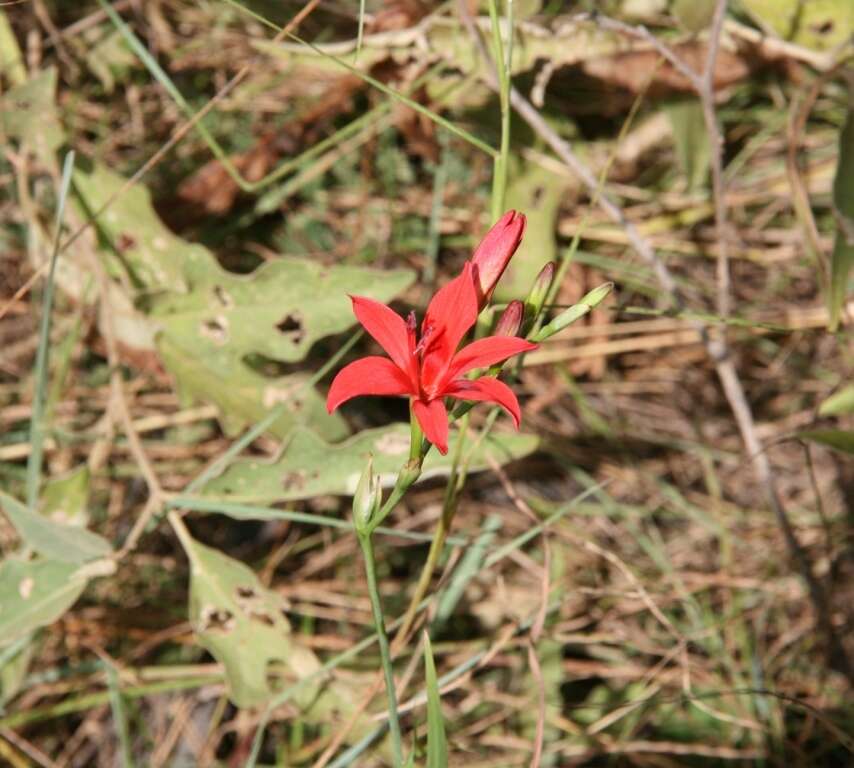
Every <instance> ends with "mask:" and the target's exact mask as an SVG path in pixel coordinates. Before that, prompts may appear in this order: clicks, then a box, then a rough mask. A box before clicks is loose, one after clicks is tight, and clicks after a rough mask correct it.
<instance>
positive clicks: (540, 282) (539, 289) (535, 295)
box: [525, 261, 555, 323]
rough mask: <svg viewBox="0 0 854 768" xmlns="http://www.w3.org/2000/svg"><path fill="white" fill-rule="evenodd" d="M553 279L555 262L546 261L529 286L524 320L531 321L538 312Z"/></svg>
mask: <svg viewBox="0 0 854 768" xmlns="http://www.w3.org/2000/svg"><path fill="white" fill-rule="evenodd" d="M554 279H555V263H554V262H553V261H549V262H546V264H545V266H543V268H542V269H541V270H540V274H539V275H537V279H536V280H534V284H533V285H532V286H531V290H530V291H529V292H528V296H527V297H526V299H525V322H528V323H530V322H533V320H534V319H535V318H536V317H537V315H539V314H540V312H541V311H542V309H543V304H545V302H546V297H547V296H548V295H549V290H550V289H551V287H552V281H553V280H554Z"/></svg>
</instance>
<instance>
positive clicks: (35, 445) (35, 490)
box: [27, 151, 74, 509]
mask: <svg viewBox="0 0 854 768" xmlns="http://www.w3.org/2000/svg"><path fill="white" fill-rule="evenodd" d="M73 170H74V152H73V151H72V152H69V153H68V154H67V155H66V156H65V163H64V164H63V166H62V182H61V184H60V189H59V199H58V201H57V205H56V227H55V234H54V238H53V252H52V253H51V256H50V270H49V271H48V274H47V280H46V281H45V286H44V299H43V300H42V317H41V325H40V327H39V346H38V349H37V350H36V365H35V373H34V376H33V379H34V384H35V386H34V392H33V412H32V416H31V418H30V458H29V460H28V461H27V506H28V507H29V508H30V509H35V508H36V503H37V502H38V496H39V478H40V477H41V471H42V459H43V456H44V438H45V417H44V412H45V401H46V395H47V372H48V349H49V347H50V313H51V309H52V308H53V285H54V275H55V273H56V261H57V259H58V257H59V236H60V233H61V231H62V219H63V216H64V214H65V201H66V199H67V198H68V189H69V187H70V186H71V172H72V171H73Z"/></svg>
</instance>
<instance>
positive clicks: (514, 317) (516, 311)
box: [493, 299, 525, 336]
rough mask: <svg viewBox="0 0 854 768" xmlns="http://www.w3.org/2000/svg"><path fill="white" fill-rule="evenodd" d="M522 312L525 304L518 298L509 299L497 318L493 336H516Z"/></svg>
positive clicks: (520, 324)
mask: <svg viewBox="0 0 854 768" xmlns="http://www.w3.org/2000/svg"><path fill="white" fill-rule="evenodd" d="M524 314H525V305H524V304H522V302H521V301H519V300H518V299H516V300H513V301H511V302H510V303H509V304H508V305H507V306H506V307H505V309H504V311H503V312H502V313H501V317H499V318H498V323H497V324H496V325H495V331H494V332H493V336H518V335H519V329H520V328H521V327H522V316H523V315H524Z"/></svg>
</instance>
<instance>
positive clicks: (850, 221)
mask: <svg viewBox="0 0 854 768" xmlns="http://www.w3.org/2000/svg"><path fill="white" fill-rule="evenodd" d="M833 214H834V218H835V219H836V242H835V243H834V246H833V254H832V255H831V257H830V296H829V304H830V324H829V326H828V330H831V331H835V330H836V329H837V327H838V326H839V320H840V318H841V316H842V308H843V306H844V305H845V299H846V296H847V295H848V275H849V274H850V272H851V269H852V267H854V106H853V107H849V109H848V116H847V118H846V120H845V125H844V126H843V127H842V130H841V131H840V132H839V165H838V166H837V168H836V178H835V179H834V181H833Z"/></svg>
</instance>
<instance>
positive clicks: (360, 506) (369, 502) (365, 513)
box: [353, 456, 382, 535]
mask: <svg viewBox="0 0 854 768" xmlns="http://www.w3.org/2000/svg"><path fill="white" fill-rule="evenodd" d="M381 503H382V485H381V484H380V478H379V476H378V475H375V474H374V458H373V456H371V457H369V458H368V463H367V464H365V469H364V470H363V471H362V476H361V477H360V478H359V483H358V485H357V486H356V492H355V493H354V494H353V523H354V524H355V526H356V532H357V533H358V534H360V535H364V534H368V533H370V532H371V521H372V520H373V519H374V517H375V516H376V514H377V512H378V511H379V508H380V504H381Z"/></svg>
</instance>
